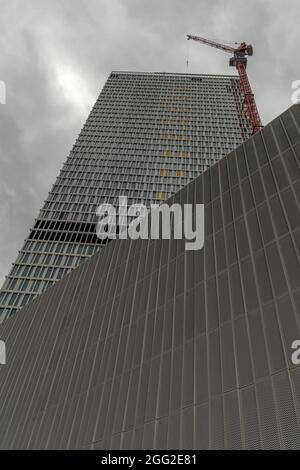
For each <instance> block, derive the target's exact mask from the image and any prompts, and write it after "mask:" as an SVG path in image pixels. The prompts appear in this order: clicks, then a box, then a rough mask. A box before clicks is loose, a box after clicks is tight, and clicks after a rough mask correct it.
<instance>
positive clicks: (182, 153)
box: [179, 151, 189, 157]
mask: <svg viewBox="0 0 300 470" xmlns="http://www.w3.org/2000/svg"><path fill="white" fill-rule="evenodd" d="M188 156H189V154H188V152H184V151H182V152H179V157H188Z"/></svg>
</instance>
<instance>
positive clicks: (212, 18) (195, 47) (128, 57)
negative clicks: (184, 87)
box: [0, 0, 300, 284]
mask: <svg viewBox="0 0 300 470" xmlns="http://www.w3.org/2000/svg"><path fill="white" fill-rule="evenodd" d="M0 13H1V16H0V31H1V36H0V51H1V52H0V80H2V81H4V82H5V84H6V92H7V97H6V104H5V105H3V104H0V120H1V125H0V223H1V229H0V284H2V281H3V279H4V275H6V274H8V271H9V269H10V266H11V263H12V262H13V261H14V260H15V258H16V254H17V250H19V249H20V248H21V245H22V243H23V240H24V238H25V237H26V236H27V235H28V232H29V228H30V227H31V226H32V224H33V220H34V218H35V217H36V216H37V214H38V210H39V209H40V208H41V206H42V204H43V201H44V199H45V198H46V197H47V193H48V191H49V190H50V188H51V186H52V184H53V183H54V180H55V178H56V176H57V174H58V171H59V169H60V168H61V166H62V163H63V161H64V160H65V158H66V157H67V155H68V153H69V151H70V149H71V147H72V144H73V143H74V140H75V138H76V136H77V134H78V133H79V131H80V129H81V127H82V126H83V124H84V121H85V120H86V118H87V115H88V113H89V111H90V109H91V107H92V105H93V103H94V101H95V100H96V98H97V95H98V94H99V92H100V90H101V88H102V87H103V84H104V82H105V80H106V78H107V76H108V75H109V73H110V72H111V71H112V70H133V71H165V72H186V71H188V72H190V73H216V74H222V73H224V74H228V73H234V70H233V69H229V67H228V58H229V56H228V55H227V54H225V53H223V52H222V51H218V50H214V49H211V48H209V47H206V46H202V45H200V44H198V43H195V42H192V41H187V40H186V38H185V35H186V34H187V33H191V34H198V35H202V36H205V37H208V38H212V39H216V40H221V41H222V40H223V41H224V40H225V41H243V40H245V41H246V42H248V43H252V44H253V45H254V57H252V58H250V60H249V66H248V71H249V76H250V79H251V83H252V86H253V89H254V91H255V94H256V99H257V103H258V106H259V110H260V113H261V116H262V119H263V121H264V123H265V124H266V123H267V122H269V121H270V120H271V119H273V118H274V117H276V116H277V115H278V114H280V113H281V112H282V111H283V110H285V109H286V108H288V107H289V106H290V105H291V93H292V90H291V83H292V81H293V80H297V79H300V70H299V50H298V47H299V44H300V32H299V18H300V2H299V0H286V1H285V2H284V1H282V0H248V1H245V0H0ZM187 58H188V59H189V65H188V69H187V64H186V62H187Z"/></svg>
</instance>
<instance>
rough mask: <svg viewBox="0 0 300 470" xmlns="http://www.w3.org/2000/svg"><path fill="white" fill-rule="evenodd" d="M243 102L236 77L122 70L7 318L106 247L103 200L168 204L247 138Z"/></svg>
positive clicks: (41, 228) (31, 240)
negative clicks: (100, 223)
mask: <svg viewBox="0 0 300 470" xmlns="http://www.w3.org/2000/svg"><path fill="white" fill-rule="evenodd" d="M242 105H243V96H242V93H241V91H240V85H239V79H238V77H235V76H219V75H218V76H217V75H191V74H169V73H132V72H112V73H111V75H110V76H109V78H108V80H107V82H106V84H105V86H104V88H103V90H102V92H101V93H100V96H99V98H98V100H97V102H96V104H95V106H94V107H93V109H92V111H91V113H90V115H89V117H88V119H87V122H86V124H85V125H84V127H83V129H82V131H81V132H80V134H79V137H78V139H77V141H76V143H75V145H74V147H73V149H72V151H71V152H70V155H69V156H68V158H67V160H66V162H65V163H64V165H63V167H62V169H61V171H60V174H59V176H58V178H57V180H56V182H55V184H54V186H53V187H52V189H51V191H50V193H49V195H48V198H47V200H46V201H45V203H44V206H43V208H42V209H41V211H40V213H39V215H38V217H37V219H36V221H35V224H34V226H33V227H32V229H31V231H30V234H29V236H28V238H27V240H26V241H25V243H24V245H23V247H22V249H21V250H20V252H19V254H18V256H17V259H16V261H15V263H14V264H13V267H12V269H11V271H10V273H9V275H8V276H7V278H6V280H5V282H4V285H3V287H2V290H1V292H0V321H2V320H3V319H5V318H7V317H8V316H10V315H11V314H13V313H14V312H16V311H17V309H19V308H21V307H23V306H24V305H26V304H27V303H28V302H29V301H30V300H32V299H33V298H34V297H35V296H36V295H38V294H40V293H41V292H43V291H44V290H45V289H46V288H47V287H48V286H49V285H51V284H52V283H53V282H55V281H57V280H59V279H61V278H62V277H63V276H64V275H65V274H66V273H67V272H69V271H70V270H72V269H73V268H75V267H76V266H78V265H79V264H80V263H81V262H82V261H84V260H85V259H87V258H88V257H89V256H91V255H92V254H93V253H94V252H95V251H96V250H97V249H99V247H100V246H101V241H100V240H99V239H98V238H97V236H96V231H95V228H96V225H95V224H96V221H97V217H96V214H95V213H96V208H97V206H98V205H99V204H102V203H111V204H114V205H116V206H118V196H121V195H122V196H123V195H125V196H127V197H128V204H129V205H131V204H132V203H144V204H145V205H146V206H149V205H150V203H152V202H153V203H160V202H162V201H163V200H165V199H167V198H168V197H170V196H171V195H172V194H174V193H175V192H176V191H178V189H180V188H182V187H183V186H185V185H186V184H187V183H188V182H189V181H191V180H192V179H194V178H195V177H196V176H197V175H199V174H200V173H202V172H203V171H205V170H206V169H207V168H208V167H209V166H211V165H213V164H214V163H216V162H217V161H218V160H220V159H221V158H222V157H224V156H225V155H227V154H228V153H229V152H230V151H231V150H232V149H234V148H236V147H237V146H238V145H239V144H240V143H241V142H243V141H244V140H245V139H246V138H247V137H248V136H249V135H250V128H249V125H248V121H247V119H246V117H245V116H243V115H242V113H241V109H242ZM103 243H104V242H102V244H103Z"/></svg>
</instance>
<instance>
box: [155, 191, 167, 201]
mask: <svg viewBox="0 0 300 470" xmlns="http://www.w3.org/2000/svg"><path fill="white" fill-rule="evenodd" d="M155 198H156V199H160V200H164V199H166V193H165V192H163V191H158V192H156V193H155Z"/></svg>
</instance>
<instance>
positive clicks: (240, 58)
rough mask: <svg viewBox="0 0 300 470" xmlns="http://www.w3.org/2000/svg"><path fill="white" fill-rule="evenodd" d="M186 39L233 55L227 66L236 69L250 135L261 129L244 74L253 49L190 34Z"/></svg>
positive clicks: (248, 46) (250, 90)
mask: <svg viewBox="0 0 300 470" xmlns="http://www.w3.org/2000/svg"><path fill="white" fill-rule="evenodd" d="M187 38H188V39H192V40H193V41H198V42H201V43H202V44H207V45H208V46H212V47H215V48H216V49H221V50H222V51H225V52H230V53H231V54H233V57H231V58H230V59H229V65H230V66H231V67H236V69H237V71H238V74H239V77H240V82H241V89H242V92H243V93H244V106H243V107H244V110H245V113H246V115H247V118H248V121H249V123H250V126H251V129H252V134H255V133H256V132H258V131H259V130H260V129H261V128H262V127H263V125H262V123H261V120H260V117H259V113H258V110H257V106H256V103H255V99H254V94H253V92H252V89H251V86H250V82H249V79H248V75H247V72H246V67H247V56H252V55H253V47H252V46H251V45H250V44H249V45H247V44H246V43H245V42H242V43H241V44H240V45H239V46H238V47H236V48H234V47H231V46H227V45H225V44H219V43H218V42H215V41H211V40H210V39H205V38H201V37H199V36H193V35H191V34H188V35H187Z"/></svg>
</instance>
